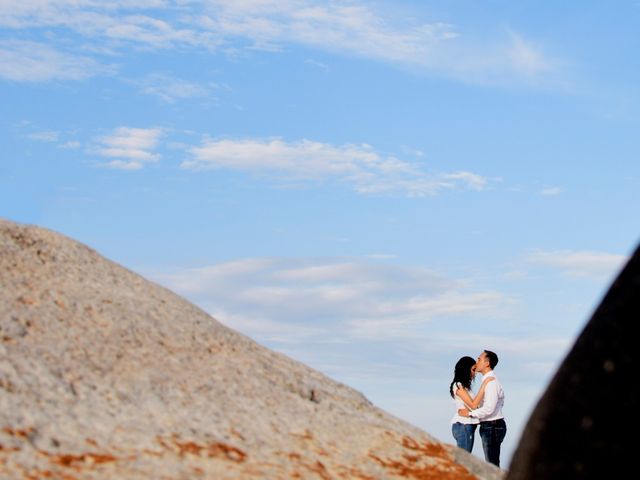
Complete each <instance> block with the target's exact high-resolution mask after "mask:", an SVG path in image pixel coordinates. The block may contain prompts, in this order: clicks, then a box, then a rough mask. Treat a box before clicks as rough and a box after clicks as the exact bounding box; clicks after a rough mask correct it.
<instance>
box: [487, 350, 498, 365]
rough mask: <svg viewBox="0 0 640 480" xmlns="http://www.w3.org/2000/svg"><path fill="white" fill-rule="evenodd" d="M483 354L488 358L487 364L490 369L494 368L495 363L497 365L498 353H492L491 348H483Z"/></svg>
mask: <svg viewBox="0 0 640 480" xmlns="http://www.w3.org/2000/svg"><path fill="white" fill-rule="evenodd" d="M484 355H485V356H486V357H487V360H489V366H490V367H491V370H493V369H494V368H496V365H498V355H496V354H495V353H493V352H492V351H491V350H485V351H484Z"/></svg>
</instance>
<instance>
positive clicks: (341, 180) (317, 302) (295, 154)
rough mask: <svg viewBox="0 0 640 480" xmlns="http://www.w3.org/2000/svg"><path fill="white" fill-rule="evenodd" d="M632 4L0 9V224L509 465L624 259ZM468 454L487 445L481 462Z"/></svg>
mask: <svg viewBox="0 0 640 480" xmlns="http://www.w3.org/2000/svg"><path fill="white" fill-rule="evenodd" d="M639 26H640V2H637V1H623V0H620V1H617V2H598V1H580V2H578V1H568V2H549V1H548V2H533V1H518V2H513V1H506V0H504V1H500V0H493V1H477V0H476V1H448V2H444V1H399V0H397V1H393V2H391V1H371V2H365V1H327V2H318V1H313V0H280V1H272V0H245V1H233V2H231V1H214V0H210V1H202V2H196V1H189V0H182V1H180V0H177V1H168V0H167V1H165V0H139V1H136V0H131V1H124V0H112V1H108V0H105V1H97V0H73V1H72V0H60V1H45V0H22V1H20V2H15V1H11V0H10V1H3V2H0V102H1V105H2V108H1V110H0V111H1V112H2V113H1V116H0V142H1V144H2V153H1V154H0V215H1V216H3V217H5V218H8V219H11V220H15V221H19V222H25V223H34V224H38V225H42V226H45V227H49V228H52V229H54V230H57V231H60V232H62V233H64V234H66V235H69V236H71V237H74V238H76V239H78V240H80V241H82V242H85V243H87V244H89V245H90V246H92V247H94V248H96V249H97V250H98V251H99V252H101V253H102V254H104V255H105V256H107V257H109V258H111V259H113V260H115V261H117V262H119V263H121V264H123V265H125V266H126V267H128V268H130V269H133V270H135V271H137V272H139V273H141V274H143V275H145V276H147V277H148V278H151V279H153V280H155V281H157V282H160V283H162V284H164V285H166V286H168V287H169V288H171V289H173V290H175V291H176V292H178V293H180V294H182V295H183V296H185V297H186V298H188V299H190V300H192V301H194V302H196V303H197V304H198V305H200V306H202V307H203V308H204V309H206V310H207V311H209V312H210V313H211V314H213V315H214V316H215V317H216V318H217V319H219V320H220V321H222V322H223V323H225V324H227V325H229V326H231V327H232V328H235V329H237V330H239V331H241V332H243V333H245V334H247V335H249V336H251V337H252V338H254V339H255V340H257V341H258V342H260V343H262V344H264V345H266V346H268V347H270V348H273V349H276V350H278V351H281V352H284V353H286V354H288V355H290V356H292V357H294V358H296V359H299V360H301V361H303V362H305V363H307V364H309V365H311V366H313V367H315V368H317V369H319V370H321V371H323V372H325V373H327V374H328V375H330V376H332V377H333V378H336V379H338V380H340V381H343V382H345V383H347V384H349V385H351V386H353V387H355V388H357V389H359V390H361V391H362V392H363V393H365V394H366V395H367V396H368V397H369V398H370V399H371V400H372V401H373V402H374V403H376V404H378V405H380V406H382V407H383V408H385V409H386V410H388V411H390V412H391V413H393V414H395V415H397V416H399V417H401V418H404V419H406V420H408V421H410V422H412V423H414V424H417V425H418V426H420V427H422V428H424V429H425V430H427V431H429V432H430V433H432V434H434V435H436V436H437V437H438V438H440V439H442V440H444V441H447V442H453V439H452V437H451V434H450V431H449V420H450V417H451V415H452V409H453V407H452V405H451V402H450V399H449V398H448V397H447V393H446V392H447V387H448V384H449V382H450V376H451V374H452V369H453V365H454V363H455V361H456V360H457V359H458V358H459V357H460V356H463V355H472V356H474V357H475V356H477V354H478V353H479V352H480V351H481V350H482V349H483V348H488V349H491V350H494V351H496V352H497V353H498V354H499V356H500V358H501V362H500V365H499V366H498V369H497V373H499V374H500V376H501V378H502V381H503V383H504V386H505V390H506V391H507V401H506V402H507V403H506V407H505V413H506V415H507V420H508V424H509V428H510V430H509V434H508V436H507V439H506V441H505V454H504V458H505V459H508V458H510V456H511V453H512V451H513V448H515V445H516V443H517V440H518V437H519V434H520V432H521V429H522V427H523V424H524V422H525V420H526V417H527V415H528V413H529V412H530V409H531V408H532V406H533V405H534V404H535V401H536V399H537V398H538V396H539V395H540V394H541V393H542V392H543V390H544V387H545V385H546V382H547V381H548V380H549V378H550V376H551V375H552V373H553V371H554V369H555V368H556V367H557V365H558V364H559V362H560V361H561V359H562V358H563V355H564V354H565V353H566V351H567V348H568V347H569V346H570V345H571V343H572V341H573V339H574V338H575V336H576V334H577V333H578V332H579V331H580V329H581V327H582V326H583V325H584V323H585V321H586V320H587V319H588V317H589V315H590V314H591V312H592V311H593V308H594V307H595V306H596V305H597V303H598V302H599V300H600V299H601V297H602V295H603V294H604V292H605V291H606V289H607V287H608V285H609V283H610V282H611V280H612V279H613V278H614V276H615V274H616V272H617V271H618V269H619V268H620V266H621V265H623V264H624V261H625V260H626V258H627V257H628V256H629V254H630V253H631V252H632V251H633V249H634V248H635V245H636V242H637V240H638V225H637V221H636V220H634V218H636V216H635V214H634V212H635V211H636V210H637V208H638V200H639V195H638V192H639V191H640V162H639V161H638V150H639V147H640V136H639V135H638V125H639V122H638V121H639V119H640V108H639V107H640V96H639V93H638V84H639V81H640V78H639V77H640V68H639V67H640V65H638V63H639V61H638V55H637V52H638V50H639V48H640V45H639V44H640V37H639V36H638V34H637V33H638V27H639ZM474 453H476V454H478V455H480V456H481V449H480V445H479V444H477V445H476V449H475V452H474Z"/></svg>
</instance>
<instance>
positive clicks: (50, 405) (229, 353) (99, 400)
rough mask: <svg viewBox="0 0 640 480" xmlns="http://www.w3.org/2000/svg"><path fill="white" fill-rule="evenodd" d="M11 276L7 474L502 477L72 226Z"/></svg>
mask: <svg viewBox="0 0 640 480" xmlns="http://www.w3.org/2000/svg"><path fill="white" fill-rule="evenodd" d="M0 285H1V288H0V478H3V479H5V478H25V479H27V478H28V479H39V478H59V479H94V478H124V479H151V478H153V479H192V478H210V479H225V478H282V479H285V478H286V479H289V478H323V479H329V478H360V479H372V478H416V479H427V478H438V479H447V478H451V479H453V478H459V479H471V478H486V479H492V478H500V477H501V472H500V471H499V470H498V469H496V468H494V467H493V466H491V465H488V464H486V463H485V462H483V461H481V460H479V459H477V458H475V457H472V456H471V455H469V454H467V453H466V452H463V451H461V450H459V449H457V448H455V447H453V446H450V445H446V444H441V443H439V442H437V441H436V440H434V439H433V438H431V437H430V436H429V435H428V434H426V433H425V432H423V431H421V430H419V429H417V428H415V427H412V426H411V425H408V424H407V423H405V422H403V421H401V420H399V419H397V418H394V417H392V416H391V415H389V414H388V413H386V412H384V411H382V410H380V409H378V408H376V407H374V406H373V405H371V403H370V402H369V401H367V399H366V398H364V397H363V396H362V395H361V394H360V393H358V392H356V391H354V390H352V389H350V388H348V387H346V386H344V385H342V384H339V383H337V382H335V381H332V380H331V379H329V378H327V377H325V376H323V375H322V374H320V373H318V372H316V371H314V370H312V369H310V368H308V367H306V366H304V365H302V364H300V363H298V362H295V361H293V360H291V359H289V358H287V357H285V356H283V355H280V354H277V353H275V352H272V351H270V350H268V349H266V348H263V347H261V346H260V345H258V344H256V343H255V342H253V341H251V340H250V339H248V338H246V337H244V336H243V335H240V334H238V333H236V332H234V331H232V330H230V329H229V328H226V327H225V326H223V325H221V324H220V323H218V322H217V321H216V320H214V319H213V318H211V317H210V316H208V315H207V314H206V313H204V312H203V311H201V310H199V309H198V308H196V307H195V306H193V305H191V304H190V303H188V302H186V301H185V300H183V299H181V298H179V297H178V296H176V295H175V294H173V293H171V292H170V291H168V290H166V289H164V288H161V287H159V286H158V285H155V284H153V283H151V282H149V281H146V280H145V279H143V278H141V277H140V276H138V275H136V274H134V273H132V272H130V271H128V270H126V269H124V268H122V267H120V266H118V265H116V264H114V263H112V262H110V261H108V260H106V259H104V258H102V257H101V256H100V255H98V254H97V253H96V252H94V251H93V250H91V249H89V248H87V247H86V246H84V245H81V244H79V243H77V242H74V241H72V240H70V239H68V238H65V237H63V236H61V235H59V234H55V233H52V232H50V231H47V230H44V229H40V228H35V227H26V226H19V225H16V224H14V223H11V222H7V221H2V220H0Z"/></svg>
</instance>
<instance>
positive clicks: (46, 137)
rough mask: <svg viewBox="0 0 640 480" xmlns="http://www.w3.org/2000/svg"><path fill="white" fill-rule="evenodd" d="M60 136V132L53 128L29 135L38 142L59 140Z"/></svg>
mask: <svg viewBox="0 0 640 480" xmlns="http://www.w3.org/2000/svg"><path fill="white" fill-rule="evenodd" d="M59 136H60V134H59V133H58V132H54V131H52V130H47V131H43V132H34V133H30V134H29V135H27V137H28V138H30V139H31V140H36V141H38V142H57V141H58V137H59Z"/></svg>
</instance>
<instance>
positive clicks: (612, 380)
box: [508, 249, 640, 480]
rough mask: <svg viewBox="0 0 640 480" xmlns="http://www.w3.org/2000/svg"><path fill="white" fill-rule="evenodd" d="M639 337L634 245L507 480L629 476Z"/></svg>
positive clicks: (633, 463) (639, 400)
mask: <svg viewBox="0 0 640 480" xmlns="http://www.w3.org/2000/svg"><path fill="white" fill-rule="evenodd" d="M639 339H640V249H639V250H637V251H636V253H635V255H633V257H632V258H631V260H629V262H628V263H627V266H626V267H625V268H624V270H623V271H622V273H620V275H619V276H618V278H617V279H616V280H615V281H614V283H613V285H612V286H611V288H610V289H609V291H608V293H607V294H606V296H605V298H604V299H603V300H602V303H601V304H600V306H599V307H598V308H597V310H596V311H595V313H594V314H593V316H592V317H591V320H589V322H588V323H587V325H586V327H585V328H584V330H583V331H582V333H581V334H580V336H579V337H578V339H577V340H576V342H575V344H574V346H573V348H572V349H571V351H570V352H569V354H568V355H567V357H566V358H565V360H564V361H563V362H562V364H561V365H560V368H559V369H558V371H557V372H556V374H555V376H554V378H553V379H552V380H551V383H550V384H549V387H548V388H547V390H546V392H545V393H544V395H543V396H542V398H541V399H540V401H539V402H538V404H537V406H536V408H535V409H534V411H533V414H532V415H531V418H530V419H529V421H528V423H527V426H526V427H525V430H524V433H523V435H522V438H521V439H520V443H519V445H518V448H517V450H516V452H515V454H514V456H513V459H512V462H511V465H510V467H509V475H508V478H509V479H517V480H529V479H531V480H534V479H536V480H537V479H548V478H551V479H556V478H557V479H563V480H564V479H567V478H593V479H603V478H629V476H631V477H633V475H634V474H633V473H632V472H634V471H636V470H637V468H638V464H637V460H638V459H637V457H636V455H637V454H638V437H637V435H636V426H635V424H636V423H637V422H638V420H637V419H638V415H639V414H640V390H639V389H638V382H637V380H636V377H637V375H638V368H639V366H640V347H639V346H638V341H639ZM626 472H630V473H628V474H627V473H626Z"/></svg>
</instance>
